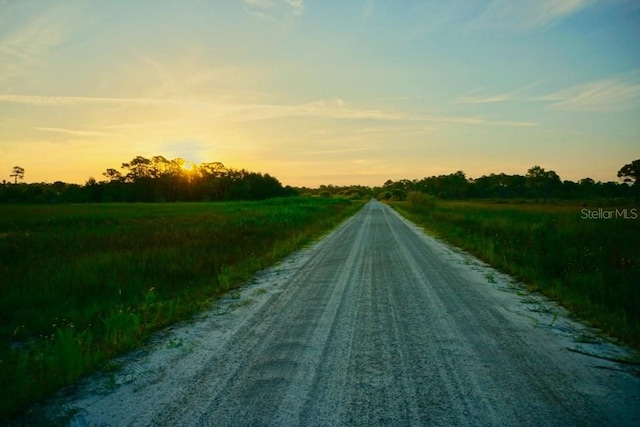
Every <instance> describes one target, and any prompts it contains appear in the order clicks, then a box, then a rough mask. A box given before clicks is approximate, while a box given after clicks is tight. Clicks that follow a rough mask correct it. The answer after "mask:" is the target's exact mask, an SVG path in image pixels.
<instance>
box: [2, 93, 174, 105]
mask: <svg viewBox="0 0 640 427" xmlns="http://www.w3.org/2000/svg"><path fill="white" fill-rule="evenodd" d="M0 103H10V104H24V105H34V106H41V107H57V106H74V105H171V104H174V105H175V104H179V103H181V101H176V100H171V99H157V98H104V97H85V96H40V95H2V94H0Z"/></svg>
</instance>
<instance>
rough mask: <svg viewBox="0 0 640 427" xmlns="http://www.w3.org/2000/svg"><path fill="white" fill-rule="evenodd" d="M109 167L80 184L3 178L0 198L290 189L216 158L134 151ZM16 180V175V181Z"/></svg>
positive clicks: (169, 197)
mask: <svg viewBox="0 0 640 427" xmlns="http://www.w3.org/2000/svg"><path fill="white" fill-rule="evenodd" d="M120 169H123V170H124V171H123V172H120V171H119V170H117V169H115V168H109V169H107V170H106V171H105V172H104V173H103V176H104V177H105V178H106V180H102V181H97V180H96V179H95V178H93V177H90V178H89V179H88V180H87V182H86V183H85V185H78V184H67V183H64V182H61V181H56V182H54V183H53V184H46V183H40V184H17V183H14V184H7V183H6V182H4V184H3V185H2V187H0V202H36V203H37V202H41V203H54V202H70V203H82V202H94V203H95V202H178V201H185V202H186V201H207V200H210V201H214V200H263V199H268V198H272V197H284V196H291V195H295V194H296V192H295V190H293V189H292V188H291V187H283V186H282V184H281V183H280V181H278V180H277V179H276V178H275V177H273V176H271V175H269V174H262V173H259V172H251V171H248V170H245V169H233V168H227V167H225V166H224V165H223V164H222V163H220V162H212V163H202V164H199V165H196V164H195V163H193V162H189V161H187V160H184V159H181V158H176V159H167V158H165V157H163V156H154V157H152V158H146V157H143V156H137V157H135V158H134V159H133V160H131V161H130V162H126V163H123V164H122V165H121V167H120ZM16 182H17V181H16Z"/></svg>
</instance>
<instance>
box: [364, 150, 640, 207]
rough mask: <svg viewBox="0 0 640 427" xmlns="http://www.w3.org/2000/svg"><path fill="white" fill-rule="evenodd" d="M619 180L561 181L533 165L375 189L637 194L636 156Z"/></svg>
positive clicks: (639, 171) (383, 195) (504, 195)
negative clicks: (522, 170) (511, 171)
mask: <svg viewBox="0 0 640 427" xmlns="http://www.w3.org/2000/svg"><path fill="white" fill-rule="evenodd" d="M618 177H619V178H621V179H622V180H623V182H614V181H611V182H596V181H594V180H593V179H591V178H584V179H581V180H580V181H578V182H574V181H562V180H561V179H560V177H559V176H558V174H557V173H556V172H555V171H553V170H545V169H544V168H542V167H540V166H533V167H531V168H529V170H527V173H526V174H525V175H517V174H516V175H509V174H505V173H500V174H490V175H483V176H481V177H480V178H476V179H472V178H467V176H466V175H465V173H464V172H462V171H457V172H455V173H452V174H448V175H439V176H430V177H425V178H423V179H420V180H408V179H402V180H399V181H392V180H388V181H387V182H385V183H384V185H383V186H382V187H381V188H379V189H378V191H377V192H376V194H377V197H378V198H379V199H387V200H389V199H393V200H404V199H406V197H407V194H408V193H410V192H412V191H419V192H421V193H425V194H430V195H432V196H435V197H438V198H441V199H470V198H471V199H473V198H479V199H516V198H517V199H538V200H547V199H578V200H579V199H593V198H633V197H635V199H636V201H637V200H638V199H639V197H640V159H638V160H635V161H633V162H631V163H630V164H627V165H625V166H623V167H622V168H621V169H620V170H619V171H618Z"/></svg>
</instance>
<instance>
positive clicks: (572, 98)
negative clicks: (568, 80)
mask: <svg viewBox="0 0 640 427" xmlns="http://www.w3.org/2000/svg"><path fill="white" fill-rule="evenodd" d="M533 100H536V101H549V102H551V106H552V107H554V108H557V109H560V110H568V111H618V110H625V109H629V108H632V107H634V106H635V107H637V106H639V105H640V82H637V81H635V82H634V81H630V80H628V81H625V80H624V79H619V78H609V79H603V80H597V81H593V82H588V83H584V84H580V85H576V86H572V87H569V88H567V89H563V90H560V91H557V92H554V93H550V94H547V95H544V96H540V97H538V98H534V99H533Z"/></svg>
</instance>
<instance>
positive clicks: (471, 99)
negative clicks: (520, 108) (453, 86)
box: [451, 91, 516, 104]
mask: <svg viewBox="0 0 640 427" xmlns="http://www.w3.org/2000/svg"><path fill="white" fill-rule="evenodd" d="M515 94H516V92H515V91H514V92H505V93H500V94H496V95H476V94H467V95H460V96H459V97H458V98H456V100H455V101H453V102H451V103H452V104H493V103H496V102H506V101H514V100H516V96H515Z"/></svg>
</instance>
